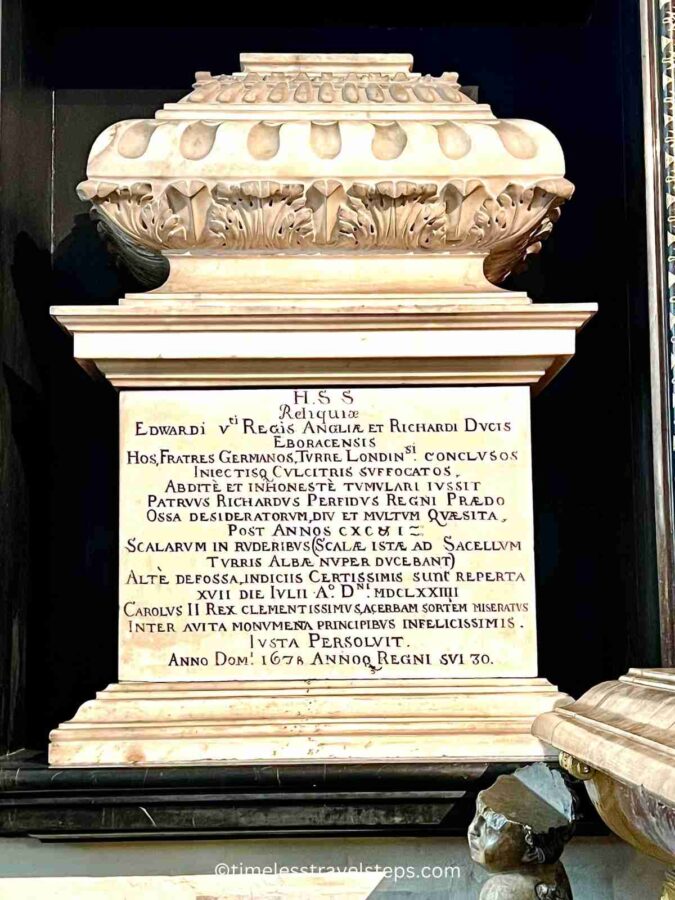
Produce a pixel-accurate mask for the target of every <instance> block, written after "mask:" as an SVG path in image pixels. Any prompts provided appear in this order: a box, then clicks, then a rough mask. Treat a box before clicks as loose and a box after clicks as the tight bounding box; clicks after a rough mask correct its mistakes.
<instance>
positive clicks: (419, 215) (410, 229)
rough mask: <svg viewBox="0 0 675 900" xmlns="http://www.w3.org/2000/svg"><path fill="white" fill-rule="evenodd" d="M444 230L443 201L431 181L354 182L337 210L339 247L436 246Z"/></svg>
mask: <svg viewBox="0 0 675 900" xmlns="http://www.w3.org/2000/svg"><path fill="white" fill-rule="evenodd" d="M446 234H447V217H446V211H445V204H444V203H443V201H442V199H441V198H440V197H439V196H438V188H437V186H436V185H435V184H413V183H412V182H408V181H400V182H391V181H388V182H380V183H379V184H376V185H368V184H359V183H356V184H354V185H352V187H351V188H350V189H349V191H348V192H347V195H346V199H345V202H344V203H343V204H341V206H340V208H339V210H338V220H337V238H336V243H337V246H339V247H347V248H351V249H355V250H356V249H359V250H363V249H368V248H392V249H393V248H395V249H402V250H420V249H422V250H439V249H442V248H443V247H444V246H445V242H446Z"/></svg>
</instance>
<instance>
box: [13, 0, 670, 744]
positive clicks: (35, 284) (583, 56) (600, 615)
mask: <svg viewBox="0 0 675 900" xmlns="http://www.w3.org/2000/svg"><path fill="white" fill-rule="evenodd" d="M343 6H344V5H342V4H341V5H339V7H338V6H337V5H335V9H334V11H330V10H329V11H328V12H324V11H320V12H319V11H317V10H314V11H313V12H309V11H305V10H303V9H302V7H299V6H297V5H294V4H293V5H287V4H284V6H283V7H279V8H278V10H275V9H272V10H265V11H264V12H263V11H262V10H261V9H260V8H259V7H258V6H256V7H255V8H254V7H253V5H251V7H250V9H249V8H247V5H246V4H239V5H238V8H237V9H232V8H231V7H229V6H228V7H226V8H222V9H215V8H214V6H213V5H208V6H205V5H203V4H201V5H199V7H198V8H195V9H194V11H190V10H187V11H186V10H185V7H184V6H182V7H181V8H180V9H178V10H177V11H176V12H175V13H173V12H171V11H170V9H169V8H168V7H167V6H166V5H164V6H162V5H160V4H156V5H154V6H153V5H152V4H143V3H131V2H119V3H116V4H114V6H113V7H110V6H104V5H103V4H101V8H100V10H97V9H91V8H85V7H84V6H83V5H81V4H79V3H75V4H70V5H68V4H66V6H65V8H64V7H63V6H61V7H59V8H58V11H57V12H58V15H57V14H56V13H49V12H44V10H42V9H40V5H39V4H38V3H33V2H28V0H23V2H21V0H4V2H3V3H2V19H3V25H2V48H1V49H2V58H3V72H2V83H1V93H0V104H1V107H0V183H1V190H0V278H1V279H2V282H1V294H0V316H1V318H0V333H1V336H0V340H1V341H2V369H1V370H0V492H1V501H0V592H1V593H0V751H2V750H3V749H8V750H14V749H17V748H19V747H21V746H31V747H44V746H45V744H46V737H47V732H48V730H49V728H51V727H54V726H55V725H56V724H58V722H60V721H62V720H64V719H66V718H69V717H70V716H71V715H72V714H73V713H74V712H75V710H76V708H77V706H79V704H80V703H82V702H83V701H84V700H87V699H90V698H91V697H93V696H94V693H95V691H96V690H98V689H101V688H103V687H104V686H105V685H107V684H108V683H110V682H112V681H115V680H116V676H117V672H116V642H117V585H116V577H117V540H116V539H117V535H116V527H117V526H116V503H117V495H116V491H117V484H116V482H117V435H116V395H115V393H114V391H113V390H112V389H111V388H110V387H109V386H108V385H106V384H105V383H101V382H98V383H96V382H93V381H91V380H90V379H89V378H88V377H87V376H86V375H85V374H84V372H83V371H82V370H80V369H79V368H78V366H77V365H76V364H75V363H74V362H73V360H72V351H71V345H70V340H69V339H68V338H67V337H66V336H65V335H64V334H62V333H61V332H60V331H59V329H58V327H57V326H56V324H55V323H54V322H53V321H52V320H51V319H50V318H49V314H48V308H49V306H50V305H52V304H57V303H59V304H66V303H67V304H90V303H115V302H117V300H118V298H119V297H120V296H121V294H123V293H124V292H125V291H126V290H129V289H132V288H134V285H133V283H132V282H131V280H130V279H129V277H128V276H126V275H125V274H124V273H123V272H121V271H120V270H119V269H118V268H117V267H116V265H115V262H114V260H113V258H112V257H111V256H110V255H109V254H108V253H107V251H106V249H105V247H104V245H103V243H102V242H101V241H100V239H99V238H98V236H97V234H96V230H95V226H94V224H93V223H92V222H91V221H90V219H89V217H88V215H87V210H86V207H85V205H84V204H83V203H81V202H80V201H79V200H78V199H77V197H76V195H75V185H76V184H77V182H78V181H80V180H82V179H83V178H84V177H85V167H86V159H87V155H88V151H89V147H90V146H91V144H92V142H93V140H94V138H95V137H96V136H97V135H98V134H99V132H100V131H101V130H102V129H103V128H104V127H105V126H106V125H108V124H110V123H112V122H114V121H117V120H119V119H123V118H135V117H149V116H152V115H153V113H154V111H155V109H157V107H159V106H161V105H162V104H163V103H164V102H166V101H171V100H177V99H179V98H180V97H181V96H183V95H184V94H186V93H188V91H189V89H190V85H191V82H192V80H193V73H194V72H195V71H196V70H210V71H212V72H214V73H221V72H231V71H236V70H237V69H238V68H239V64H238V54H239V52H241V51H275V50H276V51H296V52H297V51H314V52H319V51H335V52H338V51H343V52H350V51H351V52H353V51H391V52H396V51H398V52H401V51H407V52H411V53H412V54H413V55H414V57H415V69H416V71H421V72H430V73H431V74H440V73H441V72H442V71H444V70H457V71H458V72H459V76H460V83H462V84H465V85H478V87H479V98H480V100H481V101H483V102H488V103H490V104H491V105H492V107H493V110H494V111H495V113H496V114H497V115H498V116H500V117H504V118H508V117H517V118H531V119H535V120H537V121H539V122H542V123H543V124H545V125H546V126H548V127H549V128H551V129H552V130H553V132H554V133H555V134H556V135H557V137H558V138H559V140H560V141H561V143H562V146H563V148H564V150H565V154H566V159H567V173H568V177H569V178H570V179H571V180H572V181H573V182H574V183H575V184H576V186H577V194H576V196H575V197H574V198H573V200H572V201H571V202H570V203H569V204H568V205H567V206H566V207H565V209H564V212H563V216H562V219H561V221H560V222H559V224H558V225H557V226H556V228H555V229H554V232H553V236H552V237H551V239H550V240H549V241H548V245H547V246H546V247H545V249H544V251H543V253H542V254H541V255H540V256H539V257H537V258H534V259H533V260H532V262H531V263H530V266H529V269H528V270H527V272H525V273H523V274H522V275H519V276H517V277H513V278H512V279H511V280H510V282H509V283H508V284H507V286H509V287H513V288H518V289H522V290H527V291H528V292H529V293H530V295H531V296H532V297H533V298H534V299H535V300H546V301H548V302H563V303H564V302H586V301H596V302H598V303H599V304H600V313H599V314H598V316H597V317H596V318H595V320H594V321H593V322H592V323H591V324H590V325H589V326H588V327H587V328H586V329H585V330H584V332H582V334H581V335H580V339H579V345H578V353H577V356H576V357H575V359H574V360H573V361H572V362H571V363H570V364H569V365H568V367H567V368H566V369H565V370H563V372H562V373H561V374H560V375H559V376H558V377H557V379H556V380H555V381H554V382H553V384H552V385H551V386H550V387H549V388H547V390H546V391H545V392H544V393H543V395H542V396H541V397H539V398H538V399H537V400H536V401H535V403H534V469H535V472H534V475H535V510H536V516H535V520H536V538H537V569H538V606H539V634H540V673H541V674H542V675H543V676H546V677H548V678H550V679H551V680H552V681H553V682H554V683H558V684H559V685H560V686H561V687H562V688H563V689H564V690H567V691H569V692H571V693H572V694H575V695H578V694H579V693H581V692H582V691H583V690H585V689H586V688H588V687H590V686H591V685H592V684H594V683H596V682H598V681H601V680H603V679H607V678H616V677H617V676H619V675H620V674H622V673H623V672H624V671H625V670H626V669H627V668H628V666H629V665H637V666H642V665H658V664H659V661H660V659H659V639H660V636H659V622H658V598H657V594H656V575H655V560H654V534H653V502H652V496H651V445H650V435H649V428H650V422H649V394H648V388H649V358H648V331H647V325H648V323H647V296H646V274H645V246H644V230H645V222H644V184H643V148H642V141H643V132H642V107H641V94H640V92H641V85H640V35H639V16H638V13H639V10H638V6H639V4H638V0H596V2H595V3H592V2H573V0H566V2H565V3H562V4H541V3H539V4H536V5H535V4H534V3H517V2H510V3H500V4H496V3H495V4H490V3H480V4H461V5H460V4H456V5H453V4H452V3H447V2H446V3H443V4H436V5H434V6H431V5H429V4H427V5H424V4H411V5H406V7H405V9H398V10H392V9H387V10H380V9H378V8H377V6H373V5H372V4H368V5H365V4H364V5H363V8H361V9H359V8H357V9H355V10H354V11H350V10H349V9H344V8H343ZM542 6H545V7H546V8H544V9H542ZM319 16H323V18H322V19H320V18H319ZM256 20H259V22H260V24H259V25H258V24H256ZM373 22H375V23H379V24H372V23H373Z"/></svg>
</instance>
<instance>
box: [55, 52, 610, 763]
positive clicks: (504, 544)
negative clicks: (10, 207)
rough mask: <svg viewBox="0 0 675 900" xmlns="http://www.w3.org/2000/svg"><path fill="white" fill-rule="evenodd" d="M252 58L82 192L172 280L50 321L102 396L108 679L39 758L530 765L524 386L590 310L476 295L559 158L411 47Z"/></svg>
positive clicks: (510, 249) (539, 748)
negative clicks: (106, 413) (115, 466)
mask: <svg viewBox="0 0 675 900" xmlns="http://www.w3.org/2000/svg"><path fill="white" fill-rule="evenodd" d="M243 62H244V68H245V70H244V72H243V73H241V74H237V75H234V76H227V77H225V76H221V77H219V78H212V77H211V76H210V75H208V73H207V74H204V73H200V74H198V77H197V84H196V87H195V91H194V92H193V94H191V95H189V96H188V97H187V98H185V99H184V100H183V101H181V102H180V103H178V104H168V105H167V106H166V107H165V109H164V110H163V111H160V112H159V113H158V114H157V118H156V119H155V120H153V121H148V122H130V123H119V124H118V125H117V126H113V128H112V129H110V130H108V131H107V132H104V134H103V135H101V137H100V138H99V139H98V140H97V142H96V143H95V145H94V147H93V148H92V154H91V158H90V162H89V168H88V176H89V177H88V180H87V181H86V182H84V184H83V185H81V187H80V192H81V195H82V196H83V197H85V198H87V199H90V200H92V202H93V203H94V206H95V208H96V211H97V214H98V216H99V218H100V221H101V227H102V229H103V230H104V231H105V232H106V234H107V235H108V236H109V237H112V238H113V240H115V241H116V242H117V244H118V246H119V250H120V253H121V254H122V256H123V257H124V258H125V259H126V260H127V261H129V262H130V264H131V265H132V266H134V267H135V270H136V271H137V272H140V273H141V274H146V275H148V277H151V276H152V274H153V273H156V272H157V271H158V270H160V269H161V267H162V266H166V262H165V261H163V260H162V256H163V257H165V259H166V261H168V264H169V267H170V268H169V274H168V278H167V280H166V281H165V283H164V284H163V285H161V286H160V287H157V288H155V289H154V290H151V291H150V292H148V293H145V294H130V295H127V296H126V297H125V298H124V299H123V300H122V301H121V302H120V304H119V306H117V307H95V306H94V307H59V308H56V309H55V310H54V311H53V313H54V316H55V318H56V319H57V320H58V321H59V322H60V324H61V325H62V326H63V327H64V328H66V329H67V330H68V331H69V332H70V333H72V334H73V336H74V355H75V357H76V359H77V360H78V361H79V362H80V363H81V364H82V365H84V366H85V367H87V369H88V370H89V371H91V372H92V374H97V373H100V374H101V375H102V376H103V377H105V378H106V379H107V380H108V381H110V382H111V383H112V384H113V385H114V386H115V387H116V388H118V389H120V391H121V419H120V423H121V425H120V435H121V447H120V454H121V457H120V472H121V487H120V497H121V503H120V509H121V511H120V682H119V684H115V685H111V686H110V687H109V688H107V689H106V690H105V691H102V692H101V693H100V694H99V695H98V696H97V698H96V699H95V700H91V701H88V702H87V703H85V704H84V705H83V706H82V707H81V708H80V710H79V711H78V712H77V714H76V716H75V718H74V719H73V720H72V721H70V722H66V723H64V724H63V725H61V726H60V727H59V728H58V729H57V730H56V731H55V732H53V734H52V736H51V746H50V762H51V763H52V764H55V765H61V766H88V765H108V766H110V765H160V764H166V763H170V764H189V763H204V762H207V763H208V762H219V761H220V762H223V761H227V762H234V763H238V762H242V763H243V762H252V761H256V762H265V761H280V762H281V761H285V762H293V761H301V760H306V759H307V758H310V759H315V760H320V761H326V762H330V761H331V760H333V761H346V760H348V761H354V762H359V761H360V762H368V761H369V762H372V761H387V760H391V761H395V760H397V761H402V760H406V759H415V760H428V761H435V760H472V759H473V760H478V759H480V760H511V761H525V760H533V759H545V758H550V757H551V750H550V748H547V747H546V746H545V745H544V744H543V743H542V742H541V741H539V740H538V739H536V738H534V737H533V736H532V735H531V733H530V728H531V723H532V721H533V719H534V717H535V716H536V715H538V714H540V713H542V712H545V711H547V710H551V709H553V708H555V707H556V706H558V705H560V704H564V703H566V702H569V698H567V697H566V696H565V695H563V694H560V693H559V692H558V691H557V690H556V689H555V688H554V687H552V686H551V685H550V684H549V683H548V682H547V681H546V680H545V679H542V678H539V677H538V663H537V658H536V619H535V598H534V565H533V528H532V499H531V461H530V434H529V397H530V394H531V393H532V392H533V391H538V390H540V389H541V388H542V387H543V386H544V385H545V384H546V383H547V382H548V381H549V380H550V379H551V378H552V377H553V376H554V375H555V374H556V373H557V372H558V371H559V369H560V368H561V367H562V366H563V365H564V364H565V363H566V362H567V361H568V360H569V359H570V358H571V356H572V355H573V353H574V348H575V335H576V332H577V331H578V330H579V329H580V328H581V327H582V326H583V325H584V323H585V322H586V321H587V320H588V318H589V317H590V316H591V315H592V314H593V312H594V310H595V307H594V306H593V305H590V304H586V305H558V304H541V305H537V306H535V305H533V304H531V302H530V301H529V300H528V298H527V297H526V296H525V295H523V294H520V293H514V292H508V291H503V290H501V289H500V288H498V287H496V286H495V284H494V282H495V281H496V280H499V279H500V278H503V277H504V276H505V275H506V274H508V272H509V271H510V270H511V268H512V267H513V265H515V264H516V263H518V262H519V261H520V260H521V259H522V258H523V257H525V256H526V255H527V254H528V253H529V252H532V251H533V250H537V249H539V246H540V243H539V241H540V238H541V237H542V236H544V235H545V234H546V233H547V231H548V230H549V229H550V227H551V224H552V222H553V221H554V220H555V218H557V215H558V214H559V206H560V204H561V203H562V202H563V200H564V199H565V198H566V197H568V196H570V194H571V190H572V187H571V185H570V184H569V182H566V181H565V179H564V178H563V163H562V154H561V152H560V148H559V146H558V144H557V141H555V138H554V137H553V136H552V135H551V134H550V133H549V132H548V131H546V130H545V129H543V128H542V127H541V126H538V125H536V124H535V123H528V122H522V121H520V120H519V121H518V122H507V121H501V120H498V119H495V117H494V116H493V115H492V113H491V111H490V110H489V107H486V106H480V105H477V104H474V103H472V102H471V101H470V100H469V99H468V98H467V97H465V96H464V95H463V94H462V93H461V89H460V87H459V85H458V84H457V79H456V76H454V75H452V74H447V73H446V74H445V75H444V76H442V77H441V78H439V79H433V78H430V77H429V76H425V77H421V76H418V75H415V74H413V73H410V72H409V71H408V70H409V68H410V62H411V60H410V59H409V58H408V57H402V58H399V57H388V56H386V55H385V56H381V57H380V56H373V57H370V56H365V57H358V56H356V57H348V58H346V57H332V56H329V57H323V56H322V57H311V56H309V57H283V56H281V57H258V56H256V55H253V56H250V57H245V58H243ZM392 118H393V119H394V121H392ZM485 172H487V173H488V174H487V175H485V174H483V173H485ZM385 176H386V178H387V179H389V180H383V179H384V178H385ZM391 179H394V180H391Z"/></svg>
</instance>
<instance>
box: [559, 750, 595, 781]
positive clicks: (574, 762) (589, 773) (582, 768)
mask: <svg viewBox="0 0 675 900" xmlns="http://www.w3.org/2000/svg"><path fill="white" fill-rule="evenodd" d="M559 762H560V767H561V768H562V769H564V770H565V771H566V772H569V774H570V775H571V776H572V777H573V778H576V779H577V780H578V781H590V780H591V778H593V776H594V775H595V769H594V768H593V767H592V766H589V765H588V764H587V763H585V762H582V761H581V760H580V759H577V758H576V756H572V754H571V753H565V752H564V751H563V752H562V753H561V754H560V756H559Z"/></svg>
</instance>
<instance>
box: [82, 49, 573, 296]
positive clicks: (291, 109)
mask: <svg viewBox="0 0 675 900" xmlns="http://www.w3.org/2000/svg"><path fill="white" fill-rule="evenodd" d="M412 65H413V60H412V57H411V56H410V55H408V54H265V53H245V54H242V55H241V68H242V70H241V72H236V73H234V74H230V75H217V76H214V75H211V73H209V72H198V73H197V75H196V81H195V84H194V87H193V90H192V91H191V92H190V93H188V94H187V95H186V96H185V97H183V98H182V99H181V100H179V101H178V102H172V103H167V104H165V106H164V107H163V108H162V109H161V110H159V111H158V112H157V113H156V114H155V117H154V119H133V120H128V121H123V122H117V123H115V124H113V125H111V126H110V127H108V128H106V129H105V131H103V133H102V134H101V135H99V137H98V138H97V139H96V141H95V142H94V145H93V147H92V149H91V152H90V156H89V162H88V166H87V176H88V178H87V180H86V181H84V182H83V183H82V184H80V185H79V188H78V192H79V195H80V197H81V198H82V199H84V200H89V201H91V202H92V203H93V204H94V206H95V207H96V209H97V211H98V213H99V214H100V216H101V220H102V222H103V224H104V226H105V228H106V229H107V230H108V232H109V233H111V234H112V235H113V237H115V238H116V239H117V241H118V243H122V244H124V245H125V247H126V249H127V250H129V249H133V248H136V249H137V250H139V251H140V252H141V253H144V254H146V256H147V254H150V255H152V254H153V253H155V254H159V253H164V254H166V253H169V254H171V253H173V254H175V253H184V252H190V253H191V254H206V255H214V254H216V255H218V254H220V255H227V254H228V253H230V252H232V251H235V252H238V253H241V252H246V251H255V252H260V251H263V252H265V251H273V252H277V251H284V252H287V253H303V252H305V253H306V252H313V253H316V252H317V251H319V252H323V251H324V250H336V249H337V250H340V251H341V252H346V253H362V252H368V253H373V252H383V251H386V252H405V253H411V252H412V253H418V252H419V253H425V254H428V253H443V254H445V255H447V256H453V255H454V256H457V255H464V256H466V255H467V254H474V255H479V256H480V257H482V258H483V259H484V260H485V276H486V277H487V279H488V281H489V282H492V283H495V282H497V281H499V280H500V279H502V278H503V277H505V275H506V274H508V272H509V271H511V269H512V268H513V267H514V265H516V264H517V263H518V262H519V261H521V260H522V259H523V258H524V257H525V256H526V255H527V254H528V253H530V252H533V251H536V250H538V249H539V247H540V241H541V238H542V237H543V236H545V235H546V234H547V233H548V231H549V230H550V228H551V226H552V222H553V221H554V220H555V219H556V218H557V216H558V215H559V207H560V205H561V204H562V203H563V202H564V200H565V199H567V198H568V197H569V196H570V195H571V193H572V190H573V187H572V185H571V184H570V183H569V182H568V181H566V180H565V179H564V177H563V175H564V159H563V154H562V150H561V148H560V145H559V143H558V141H557V140H556V138H555V136H554V135H553V134H552V133H551V132H550V131H549V130H548V129H546V128H545V127H544V126H542V125H539V124H537V123H536V122H530V121H526V120H521V119H498V118H496V117H495V116H494V114H493V113H492V110H491V109H490V107H489V106H488V105H486V104H480V103H476V102H474V101H473V100H472V99H471V98H470V97H469V96H467V94H465V93H463V91H462V88H461V86H460V84H459V83H458V80H457V75H456V73H454V72H445V73H443V74H442V75H440V76H438V77H432V76H431V75H420V74H418V73H415V72H413V71H412ZM481 265H482V262H481ZM439 271H440V270H439ZM481 278H482V275H481ZM483 280H484V279H483ZM474 281H475V279H474ZM485 284H487V282H485ZM488 287H489V285H488Z"/></svg>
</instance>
